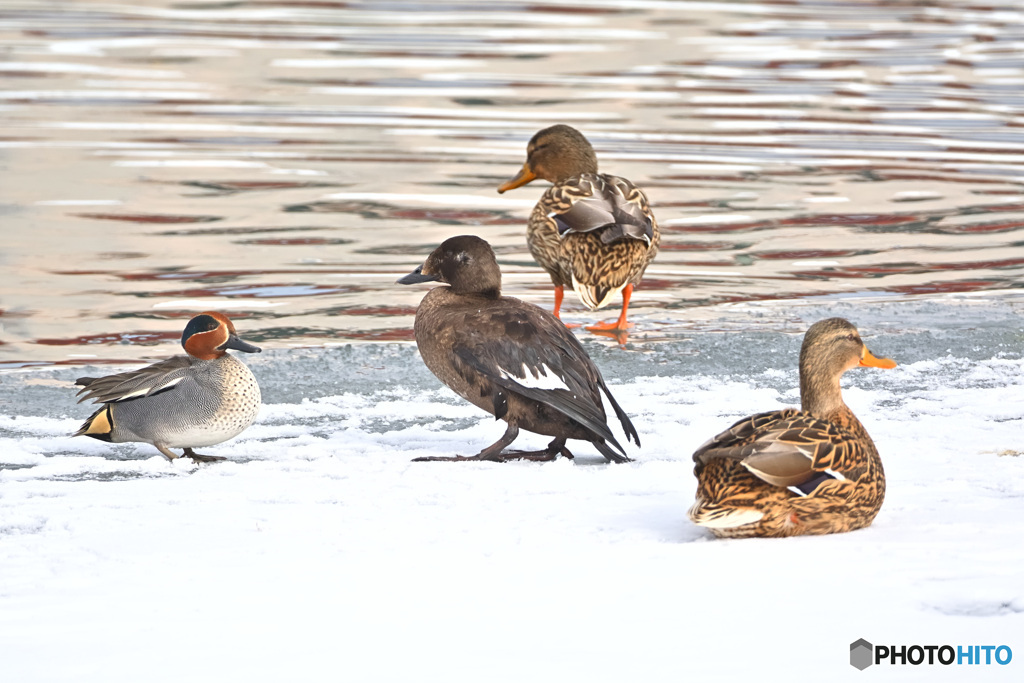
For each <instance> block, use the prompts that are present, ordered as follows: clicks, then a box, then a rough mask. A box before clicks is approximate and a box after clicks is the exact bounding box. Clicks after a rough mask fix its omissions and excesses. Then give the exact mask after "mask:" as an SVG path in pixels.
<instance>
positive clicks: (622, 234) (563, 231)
mask: <svg viewBox="0 0 1024 683" xmlns="http://www.w3.org/2000/svg"><path fill="white" fill-rule="evenodd" d="M548 197H549V202H548V207H546V208H548V210H549V212H548V216H549V217H551V218H553V219H554V221H555V226H556V228H557V230H558V235H559V237H565V236H566V235H567V234H569V233H584V232H591V231H594V230H598V229H601V228H607V229H606V230H604V231H603V232H602V233H601V242H603V243H604V244H611V243H612V242H615V241H616V240H620V239H636V240H641V241H643V242H645V243H646V244H647V245H650V244H651V242H652V240H653V239H654V222H653V220H652V218H651V212H650V208H649V206H648V203H647V197H645V196H644V193H643V191H642V190H640V188H638V187H637V186H636V185H634V184H633V183H631V182H629V181H628V180H626V179H625V178H619V177H617V176H610V175H602V174H596V173H583V174H581V175H579V176H576V177H574V178H571V179H569V180H567V181H565V182H563V183H560V184H558V185H556V186H554V187H552V188H551V190H550V192H549V195H548Z"/></svg>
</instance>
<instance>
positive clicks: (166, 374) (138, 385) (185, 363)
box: [75, 356, 193, 403]
mask: <svg viewBox="0 0 1024 683" xmlns="http://www.w3.org/2000/svg"><path fill="white" fill-rule="evenodd" d="M192 363H193V360H192V359H191V358H189V357H188V356H173V357H171V358H168V359H167V360H164V361H160V362H159V363H153V364H152V365H147V366H146V367H144V368H140V369H138V370H131V371H129V372H121V373H118V374H116V375H109V376H107V377H80V378H79V379H77V380H75V384H76V385H78V386H81V387H82V389H80V390H79V392H78V394H77V395H78V396H80V398H79V399H78V402H79V403H81V402H82V401H85V400H90V399H91V400H92V401H93V403H115V402H118V401H129V400H131V399H134V398H141V397H143V396H153V395H155V394H159V393H161V392H164V391H169V390H170V389H173V388H174V387H175V386H177V385H178V384H179V383H180V382H182V381H183V380H185V379H186V377H188V371H189V368H190V367H191V366H192Z"/></svg>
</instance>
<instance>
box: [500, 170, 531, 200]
mask: <svg viewBox="0 0 1024 683" xmlns="http://www.w3.org/2000/svg"><path fill="white" fill-rule="evenodd" d="M536 177H537V175H536V174H535V173H534V172H533V171H532V170H530V165H529V164H523V167H522V168H521V169H519V173H517V174H516V177H515V178H513V179H512V180H507V181H505V182H504V183H502V184H501V186H500V187H499V188H498V194H501V193H503V192H507V191H508V190H514V189H516V188H517V187H522V186H523V185H525V184H526V183H528V182H530V181H531V180H534V179H535V178H536Z"/></svg>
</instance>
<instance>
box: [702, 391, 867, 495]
mask: <svg viewBox="0 0 1024 683" xmlns="http://www.w3.org/2000/svg"><path fill="white" fill-rule="evenodd" d="M856 448H857V441H856V440H855V439H853V438H852V436H851V435H850V434H849V433H848V432H847V431H846V430H845V429H843V428H842V427H840V426H838V425H836V424H834V423H832V422H828V421H826V420H822V419H819V418H816V417H814V416H813V415H810V414H808V413H804V412H802V411H799V410H795V409H793V408H789V409H786V410H776V411H772V412H767V413H759V414H757V415H753V416H751V417H747V418H744V419H742V420H740V421H739V422H737V423H736V424H734V425H732V426H731V427H729V429H727V430H725V431H724V432H722V433H721V434H718V435H717V436H714V437H712V438H711V439H710V440H709V441H707V442H706V443H705V444H704V445H702V446H701V447H700V448H698V449H697V450H696V451H695V452H694V454H693V459H694V461H695V462H696V463H697V470H698V473H699V471H700V470H701V469H702V468H703V465H705V464H707V463H708V462H709V461H710V460H713V459H715V458H729V459H732V460H737V461H739V462H740V464H742V465H743V466H744V467H745V468H746V469H747V470H748V471H749V472H751V473H752V474H753V475H755V476H756V477H758V478H759V479H761V480H763V481H764V482H766V483H768V484H771V485H773V486H785V487H795V488H796V489H797V490H798V491H795V492H799V493H800V494H801V495H806V494H808V493H810V492H811V491H813V490H814V488H815V487H817V485H818V484H819V483H821V482H822V481H824V480H825V479H845V478H846V477H845V476H843V475H842V474H840V473H839V471H838V470H839V469H840V468H844V465H845V464H846V463H850V462H852V461H853V460H854V459H855V455H856V454H855V453H853V451H854V450H855V449H856Z"/></svg>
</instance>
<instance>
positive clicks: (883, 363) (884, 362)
mask: <svg viewBox="0 0 1024 683" xmlns="http://www.w3.org/2000/svg"><path fill="white" fill-rule="evenodd" d="M860 364H861V365H862V366H863V367H866V368H885V369H886V370H889V369H891V368H894V367H896V361H894V360H893V359H892V358H876V357H875V356H874V355H873V354H872V353H871V352H870V351H868V347H866V346H865V347H864V351H863V352H862V353H861V354H860Z"/></svg>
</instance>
